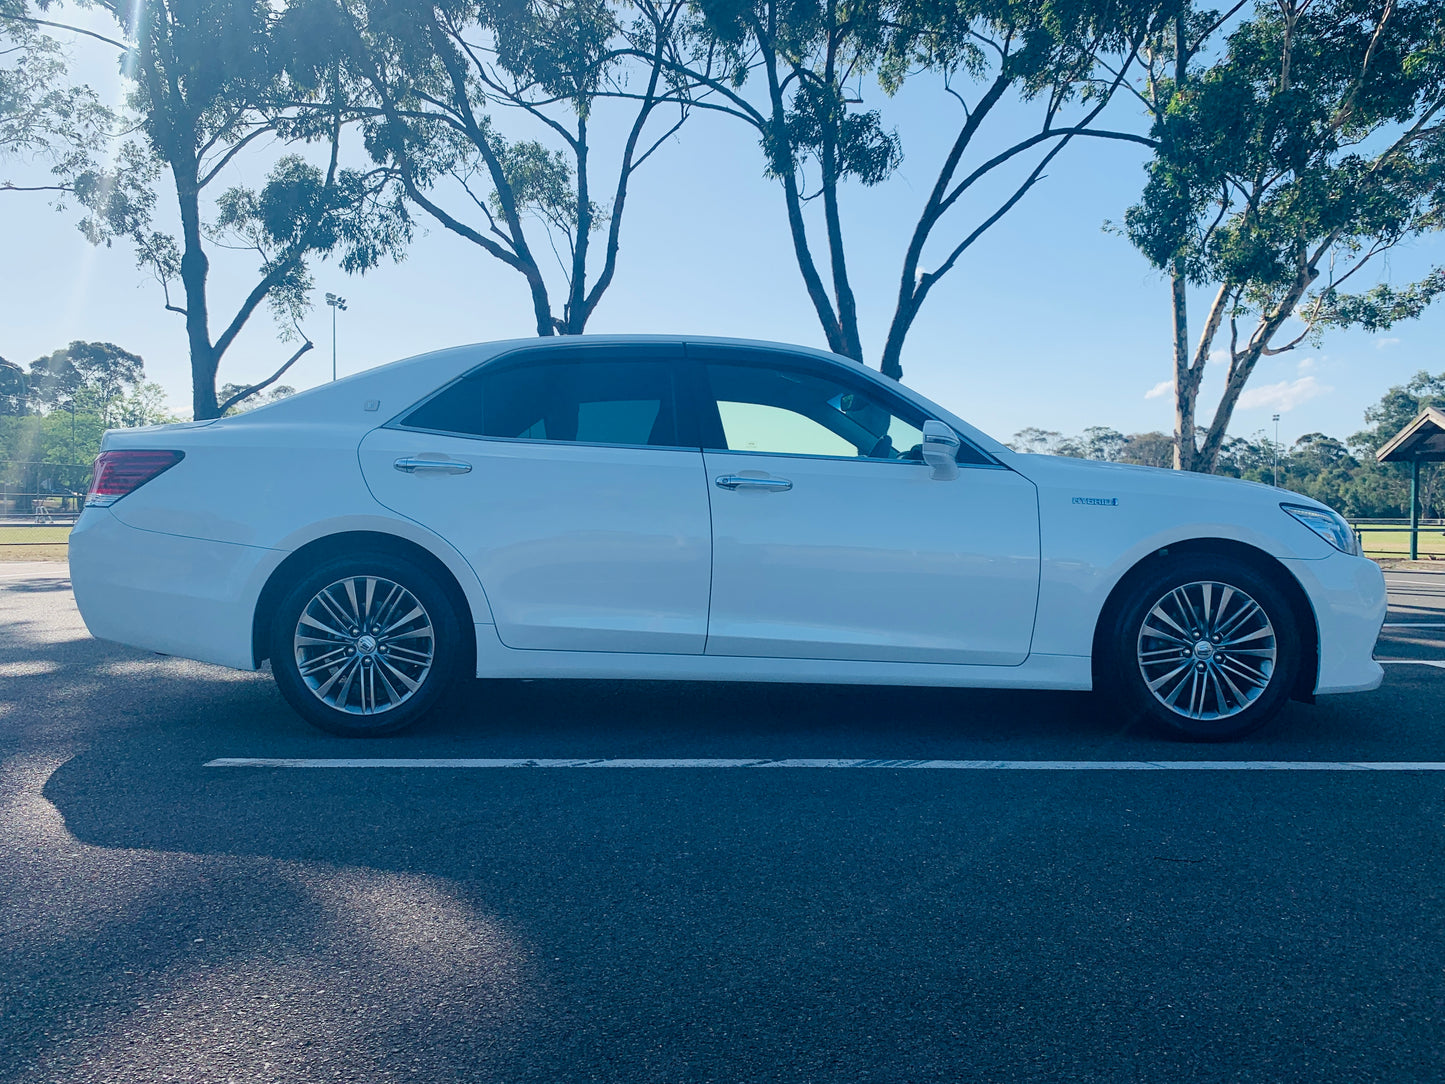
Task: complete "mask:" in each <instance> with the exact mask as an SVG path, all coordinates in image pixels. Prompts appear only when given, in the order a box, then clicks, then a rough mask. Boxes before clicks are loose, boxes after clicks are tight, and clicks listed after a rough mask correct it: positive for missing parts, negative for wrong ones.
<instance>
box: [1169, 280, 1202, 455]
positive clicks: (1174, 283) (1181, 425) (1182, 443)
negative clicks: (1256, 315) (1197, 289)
mask: <svg viewBox="0 0 1445 1084" xmlns="http://www.w3.org/2000/svg"><path fill="white" fill-rule="evenodd" d="M1169 286H1170V292H1171V294H1172V296H1173V302H1174V469H1175V470H1194V469H1195V466H1194V462H1195V459H1196V449H1195V444H1194V404H1195V401H1196V400H1197V398H1198V396H1199V382H1200V378H1201V377H1202V376H1203V375H1204V374H1203V371H1202V370H1201V371H1200V372H1198V373H1196V372H1193V371H1192V370H1191V369H1190V366H1189V308H1188V296H1187V288H1188V283H1187V282H1186V281H1185V279H1184V274H1183V272H1182V271H1181V270H1180V269H1179V264H1178V261H1175V262H1174V263H1173V264H1172V265H1170V268H1169Z"/></svg>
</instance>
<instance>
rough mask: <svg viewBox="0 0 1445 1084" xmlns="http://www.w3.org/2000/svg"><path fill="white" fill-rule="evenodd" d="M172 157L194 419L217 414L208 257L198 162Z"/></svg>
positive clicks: (199, 419)
mask: <svg viewBox="0 0 1445 1084" xmlns="http://www.w3.org/2000/svg"><path fill="white" fill-rule="evenodd" d="M179 157H180V156H179V155H177V156H174V157H173V159H172V165H171V171H172V175H173V176H174V177H175V182H176V197H177V199H178V200H179V202H180V212H181V244H182V247H181V286H182V288H183V289H184V290H185V294H186V339H187V341H188V343H189V345H190V352H191V411H192V413H191V416H192V417H193V418H195V419H196V420H197V421H203V420H205V419H207V418H219V417H220V416H221V415H220V411H219V410H218V409H217V404H216V351H215V348H214V347H213V346H212V344H211V330H210V317H209V314H208V311H207V308H206V277H207V275H208V274H209V273H210V267H211V265H210V260H208V259H207V258H206V250H205V247H204V245H203V243H202V240H201V207H200V197H201V190H200V185H199V183H198V177H199V166H198V165H197V163H195V162H190V161H179V160H178V159H179Z"/></svg>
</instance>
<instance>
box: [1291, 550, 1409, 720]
mask: <svg viewBox="0 0 1445 1084" xmlns="http://www.w3.org/2000/svg"><path fill="white" fill-rule="evenodd" d="M1284 564H1285V565H1286V566H1287V567H1288V568H1289V570H1290V571H1291V572H1292V573H1294V575H1295V578H1296V579H1298V580H1299V582H1300V586H1302V587H1303V588H1304V590H1305V594H1306V595H1308V596H1309V600H1310V605H1311V606H1312V607H1313V608H1314V612H1315V621H1316V623H1317V625H1318V626H1319V634H1320V643H1319V648H1320V661H1319V674H1318V675H1317V677H1316V680H1315V693H1316V694H1318V695H1321V696H1324V695H1328V694H1330V693H1357V692H1368V691H1369V690H1370V689H1378V688H1379V687H1380V682H1382V681H1383V680H1384V679H1385V671H1384V669H1383V668H1382V667H1381V666H1380V664H1379V663H1377V662H1376V661H1375V642H1376V641H1377V640H1378V639H1379V638H1380V626H1382V625H1383V624H1384V623H1385V608H1386V605H1387V602H1388V600H1387V597H1386V591H1385V574H1384V573H1383V572H1381V571H1380V566H1379V565H1377V564H1375V562H1374V561H1371V560H1368V559H1367V558H1364V557H1351V556H1350V555H1349V554H1345V553H1333V554H1331V555H1330V556H1328V557H1325V558H1322V559H1320V560H1317V561H1300V560H1290V559H1286V560H1285V562H1284Z"/></svg>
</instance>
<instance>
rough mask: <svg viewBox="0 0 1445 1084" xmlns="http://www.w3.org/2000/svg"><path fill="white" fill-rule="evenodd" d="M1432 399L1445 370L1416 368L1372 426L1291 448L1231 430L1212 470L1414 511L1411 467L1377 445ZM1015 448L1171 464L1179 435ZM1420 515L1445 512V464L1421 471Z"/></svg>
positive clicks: (1041, 434)
mask: <svg viewBox="0 0 1445 1084" xmlns="http://www.w3.org/2000/svg"><path fill="white" fill-rule="evenodd" d="M1427 406H1434V407H1445V373H1440V374H1439V375H1437V376H1431V375H1430V374H1429V373H1427V372H1424V371H1423V370H1422V371H1421V372H1418V373H1416V374H1415V376H1414V378H1413V379H1412V380H1410V382H1409V383H1407V384H1402V385H1398V386H1396V387H1393V388H1391V389H1390V390H1389V391H1387V392H1386V393H1385V394H1384V396H1383V397H1382V398H1381V399H1380V401H1379V402H1378V403H1376V404H1375V405H1374V406H1371V407H1369V408H1368V409H1366V411H1365V424H1366V426H1367V428H1365V429H1362V430H1360V431H1359V432H1358V433H1355V434H1354V435H1352V436H1350V437H1347V438H1346V439H1344V440H1340V439H1339V438H1337V437H1332V436H1328V435H1326V434H1324V433H1306V434H1305V435H1304V436H1302V437H1300V438H1299V439H1298V440H1296V441H1295V442H1294V443H1293V444H1291V445H1289V446H1288V447H1286V446H1284V445H1276V444H1275V443H1274V442H1273V441H1272V440H1271V439H1270V438H1269V436H1268V434H1266V433H1264V432H1263V431H1261V432H1258V433H1255V434H1254V435H1253V436H1249V437H1227V438H1226V439H1225V441H1224V444H1223V446H1222V447H1221V448H1220V453H1219V461H1218V464H1217V465H1216V469H1215V471H1214V473H1216V474H1225V475H1229V476H1230V477H1233V478H1247V479H1249V480H1250V481H1253V482H1272V481H1273V480H1274V478H1275V472H1276V470H1277V471H1278V476H1279V485H1280V486H1281V487H1282V488H1284V489H1290V490H1293V491H1294V492H1296V493H1303V494H1305V495H1306V496H1308V497H1313V498H1314V499H1315V500H1318V501H1323V502H1324V503H1325V504H1328V505H1329V506H1330V507H1332V508H1335V509H1337V510H1339V511H1340V512H1342V513H1344V514H1345V515H1346V516H1348V517H1350V518H1351V519H1376V518H1378V519H1391V518H1403V517H1406V516H1408V515H1409V514H1410V468H1409V467H1408V466H1407V465H1406V464H1403V463H1380V462H1379V461H1378V460H1377V459H1376V458H1375V452H1376V451H1377V450H1378V449H1379V448H1380V447H1381V445H1383V444H1385V443H1386V442H1387V441H1388V440H1389V439H1390V438H1391V437H1393V436H1394V435H1395V434H1396V433H1398V432H1399V431H1400V430H1401V429H1403V428H1404V427H1405V426H1406V425H1408V424H1409V422H1410V420H1411V419H1412V418H1414V417H1415V416H1416V415H1417V414H1419V413H1420V411H1421V410H1422V409H1424V408H1425V407H1427ZM1009 447H1011V448H1013V449H1014V450H1015V451H1020V452H1036V453H1044V454H1048V455H1065V456H1071V457H1074V458H1077V459H1100V460H1104V461H1105V462H1109V463H1138V464H1141V465H1143V466H1147V467H1170V466H1173V456H1174V440H1173V437H1172V436H1171V435H1170V434H1168V433H1159V432H1154V433H1130V434H1125V433H1121V432H1119V431H1118V430H1117V429H1111V428H1109V427H1108V426H1103V425H1093V426H1090V427H1089V428H1087V429H1085V430H1084V432H1083V433H1082V434H1081V435H1079V436H1074V437H1068V436H1065V435H1064V434H1062V433H1058V432H1054V431H1052V430H1048V429H1035V428H1029V429H1023V430H1020V431H1019V432H1017V433H1015V434H1014V438H1013V440H1012V441H1011V442H1010V443H1009ZM1420 497H1421V515H1422V516H1425V517H1427V518H1436V517H1441V516H1445V471H1442V470H1441V469H1440V465H1439V464H1434V463H1432V464H1427V465H1426V466H1424V467H1423V468H1422V469H1421V471H1420Z"/></svg>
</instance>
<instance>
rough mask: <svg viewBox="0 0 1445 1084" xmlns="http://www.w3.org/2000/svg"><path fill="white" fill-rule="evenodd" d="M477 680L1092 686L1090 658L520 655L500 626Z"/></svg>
mask: <svg viewBox="0 0 1445 1084" xmlns="http://www.w3.org/2000/svg"><path fill="white" fill-rule="evenodd" d="M476 630H477V677H480V678H622V679H639V680H650V681H659V680H661V681H785V682H797V683H800V684H823V685H932V686H956V687H960V688H973V689H1067V690H1076V691H1087V690H1089V689H1091V688H1093V675H1092V672H1091V667H1090V663H1089V657H1088V656H1087V655H1040V654H1034V655H1030V656H1029V657H1028V658H1027V659H1025V660H1024V661H1023V662H1022V663H1020V664H1019V665H1018V666H965V665H960V664H957V663H915V662H855V661H852V660H837V659H770V658H744V657H739V656H734V655H655V654H631V653H628V652H612V651H522V650H517V649H514V648H509V647H507V646H505V645H504V644H503V643H502V641H501V640H500V639H498V638H497V629H496V626H495V625H477V626H476Z"/></svg>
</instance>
